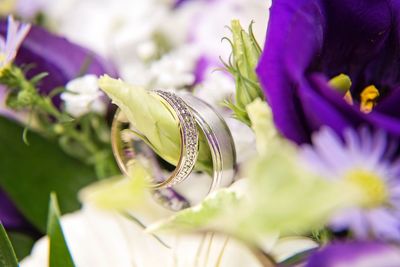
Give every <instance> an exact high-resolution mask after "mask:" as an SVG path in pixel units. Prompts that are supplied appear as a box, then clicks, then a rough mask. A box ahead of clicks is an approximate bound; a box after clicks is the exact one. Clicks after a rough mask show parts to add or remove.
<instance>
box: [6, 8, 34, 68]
mask: <svg viewBox="0 0 400 267" xmlns="http://www.w3.org/2000/svg"><path fill="white" fill-rule="evenodd" d="M30 28H31V25H30V24H24V23H20V22H18V21H15V20H14V18H13V17H12V16H9V17H8V25H7V37H6V38H5V39H4V37H2V36H0V70H1V69H2V68H4V67H5V66H7V65H9V64H11V63H12V61H13V60H14V58H15V57H16V55H17V52H18V49H19V47H20V46H21V44H22V42H23V41H24V39H25V37H26V35H27V34H28V32H29V29H30Z"/></svg>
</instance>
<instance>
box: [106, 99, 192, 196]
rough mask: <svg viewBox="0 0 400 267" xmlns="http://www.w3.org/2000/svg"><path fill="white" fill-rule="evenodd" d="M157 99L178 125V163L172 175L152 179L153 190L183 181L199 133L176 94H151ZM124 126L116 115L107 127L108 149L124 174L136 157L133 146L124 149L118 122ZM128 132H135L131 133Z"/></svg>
mask: <svg viewBox="0 0 400 267" xmlns="http://www.w3.org/2000/svg"><path fill="white" fill-rule="evenodd" d="M152 93H153V94H155V95H156V96H158V97H160V100H161V101H162V102H163V103H164V104H165V106H166V107H167V108H168V110H169V111H170V112H171V114H172V116H173V117H174V118H175V119H176V120H177V121H178V122H179V123H178V125H179V128H180V140H181V145H180V156H179V161H178V164H177V166H176V168H175V170H174V171H173V172H172V174H171V175H170V176H169V177H167V178H166V179H162V178H161V177H155V179H154V181H153V183H152V185H151V187H152V188H154V189H158V188H165V187H171V186H173V185H175V184H178V183H180V182H182V181H183V180H185V179H186V178H187V177H188V176H189V175H190V173H191V171H192V169H193V168H194V165H195V163H196V160H197V154H198V142H199V132H198V129H197V126H196V121H195V118H194V116H193V114H192V113H191V111H190V109H189V108H188V106H187V105H186V103H185V102H184V101H183V100H182V99H181V98H180V97H178V96H177V95H175V94H173V93H169V92H164V91H152ZM124 122H125V123H128V121H127V120H126V119H125V121H124V119H123V114H122V113H121V112H117V113H116V115H115V118H114V121H113V125H112V127H111V136H112V149H113V153H114V156H115V158H116V160H117V164H118V166H119V167H120V169H121V170H122V172H123V173H124V174H128V169H127V165H128V163H129V161H130V160H132V159H133V158H135V157H136V154H135V149H134V147H129V144H128V147H126V142H125V147H124V140H123V138H122V137H121V133H122V134H123V132H122V130H123V129H121V126H122V123H124ZM131 132H137V131H136V130H132V131H131Z"/></svg>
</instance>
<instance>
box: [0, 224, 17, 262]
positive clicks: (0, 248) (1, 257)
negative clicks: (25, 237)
mask: <svg viewBox="0 0 400 267" xmlns="http://www.w3.org/2000/svg"><path fill="white" fill-rule="evenodd" d="M0 266H2V267H18V260H17V256H16V255H15V252H14V250H13V248H12V246H11V242H10V240H9V239H8V236H7V233H6V230H5V229H4V227H3V225H2V224H1V223H0Z"/></svg>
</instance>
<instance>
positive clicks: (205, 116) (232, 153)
mask: <svg viewBox="0 0 400 267" xmlns="http://www.w3.org/2000/svg"><path fill="white" fill-rule="evenodd" d="M181 97H182V99H183V100H184V101H185V102H186V103H187V104H188V106H189V107H190V109H191V110H192V113H193V115H194V117H195V119H196V122H197V124H198V126H199V127H200V129H201V130H202V131H203V133H204V135H205V137H206V139H207V143H208V145H209V147H210V151H211V157H212V162H213V181H212V184H211V187H210V190H209V192H212V191H215V190H216V189H218V188H221V187H226V186H228V185H230V184H231V183H232V182H233V178H234V175H235V166H236V150H235V144H234V142H233V138H232V134H231V132H230V130H229V127H228V125H227V124H226V122H225V120H224V119H223V118H222V117H221V115H219V113H218V112H217V111H216V110H215V109H214V108H213V107H211V106H210V105H209V104H208V103H206V102H204V101H203V100H201V99H200V98H197V97H195V96H193V95H191V94H183V95H181Z"/></svg>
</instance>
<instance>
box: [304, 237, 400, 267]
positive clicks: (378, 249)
mask: <svg viewBox="0 0 400 267" xmlns="http://www.w3.org/2000/svg"><path fill="white" fill-rule="evenodd" d="M322 266H323V267H344V266H352V267H358V266H359V267H377V266H379V267H398V266H400V248H399V247H395V246H392V245H388V244H383V243H372V242H370V243H368V242H365V243H362V242H352V243H337V244H332V245H328V246H327V247H325V248H323V249H322V250H320V251H318V252H316V253H314V254H313V255H312V256H311V257H310V258H309V261H308V263H306V264H305V267H322Z"/></svg>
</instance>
